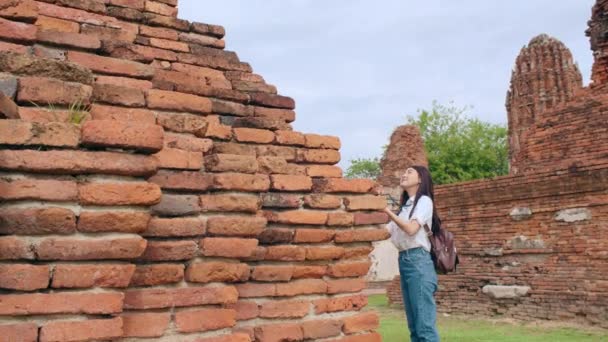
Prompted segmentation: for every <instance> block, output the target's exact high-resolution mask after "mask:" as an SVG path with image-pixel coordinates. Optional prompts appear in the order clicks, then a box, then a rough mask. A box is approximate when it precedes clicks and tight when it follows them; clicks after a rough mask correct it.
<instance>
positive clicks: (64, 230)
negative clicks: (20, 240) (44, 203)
mask: <svg viewBox="0 0 608 342" xmlns="http://www.w3.org/2000/svg"><path fill="white" fill-rule="evenodd" d="M75 231H76V216H75V215H74V212H72V211H71V210H69V209H64V208H54V207H50V208H11V207H7V208H2V209H0V233H1V234H17V235H42V234H71V233H74V232H75Z"/></svg>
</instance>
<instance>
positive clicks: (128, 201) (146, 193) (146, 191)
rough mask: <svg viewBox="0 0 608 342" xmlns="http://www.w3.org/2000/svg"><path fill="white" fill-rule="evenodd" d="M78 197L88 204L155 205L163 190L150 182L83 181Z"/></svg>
mask: <svg viewBox="0 0 608 342" xmlns="http://www.w3.org/2000/svg"><path fill="white" fill-rule="evenodd" d="M78 199H79V202H80V204H87V205H153V204H157V203H159V202H160V200H161V191H160V187H159V186H158V185H156V184H152V183H148V182H128V183H127V182H125V183H83V184H79V186H78Z"/></svg>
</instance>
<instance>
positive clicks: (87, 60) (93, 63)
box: [68, 51, 154, 79]
mask: <svg viewBox="0 0 608 342" xmlns="http://www.w3.org/2000/svg"><path fill="white" fill-rule="evenodd" d="M68 60H69V61H70V62H74V63H76V64H80V65H82V66H84V67H87V68H89V69H91V70H93V71H95V72H98V73H101V74H106V75H118V76H129V77H135V78H143V79H150V78H152V76H154V68H153V67H151V66H149V65H146V64H142V63H137V62H132V61H126V60H122V59H117V58H111V57H103V56H97V55H93V54H88V53H83V52H77V51H69V52H68Z"/></svg>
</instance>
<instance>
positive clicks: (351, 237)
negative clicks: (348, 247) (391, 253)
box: [335, 228, 389, 243]
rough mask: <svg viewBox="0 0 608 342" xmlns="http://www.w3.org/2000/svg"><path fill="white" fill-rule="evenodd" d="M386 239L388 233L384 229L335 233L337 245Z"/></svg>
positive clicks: (349, 230)
mask: <svg viewBox="0 0 608 342" xmlns="http://www.w3.org/2000/svg"><path fill="white" fill-rule="evenodd" d="M388 237H389V233H388V231H387V230H386V229H374V228H370V229H356V230H351V229H348V230H340V231H338V232H336V237H335V241H336V242H337V243H348V242H367V241H381V240H386V239H388Z"/></svg>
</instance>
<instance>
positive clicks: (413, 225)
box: [384, 207, 420, 236]
mask: <svg viewBox="0 0 608 342" xmlns="http://www.w3.org/2000/svg"><path fill="white" fill-rule="evenodd" d="M384 212H385V213H387V214H388V216H389V217H390V218H391V220H393V221H394V222H395V223H396V224H397V227H399V228H400V229H401V230H403V231H404V232H405V233H406V234H408V235H410V236H412V235H414V234H416V233H417V232H418V229H420V224H419V223H418V222H417V221H416V220H411V221H409V222H407V221H404V220H403V219H401V218H400V217H399V216H397V215H395V213H393V211H392V210H391V209H390V208H389V207H386V208H384Z"/></svg>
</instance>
